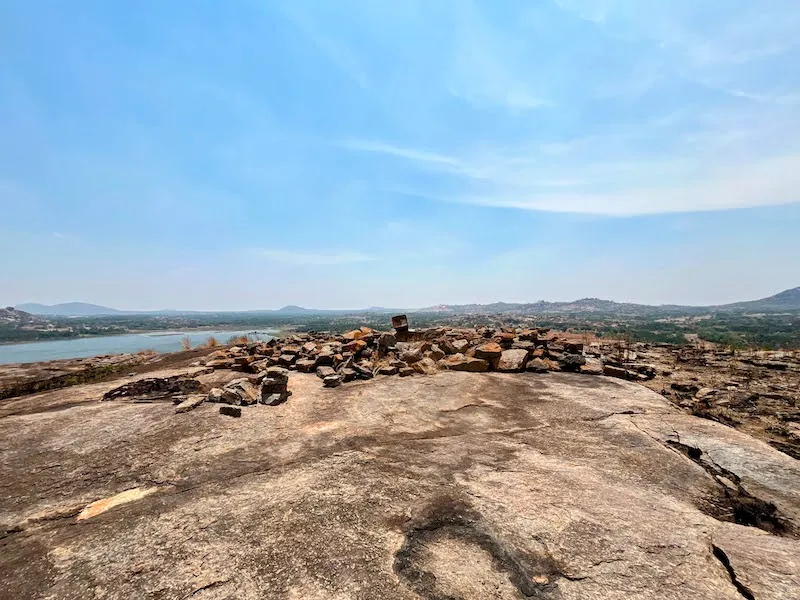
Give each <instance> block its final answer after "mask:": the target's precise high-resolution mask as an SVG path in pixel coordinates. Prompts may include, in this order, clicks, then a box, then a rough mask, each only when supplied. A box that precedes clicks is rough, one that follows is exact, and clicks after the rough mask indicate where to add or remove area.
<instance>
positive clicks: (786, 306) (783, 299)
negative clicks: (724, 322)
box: [718, 287, 800, 312]
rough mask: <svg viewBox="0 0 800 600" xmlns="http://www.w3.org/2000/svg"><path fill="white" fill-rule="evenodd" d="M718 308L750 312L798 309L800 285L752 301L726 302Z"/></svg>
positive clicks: (799, 305)
mask: <svg viewBox="0 0 800 600" xmlns="http://www.w3.org/2000/svg"><path fill="white" fill-rule="evenodd" d="M718 308H721V309H724V310H746V311H748V312H754V311H764V312H775V311H780V310H797V309H799V308H800V287H796V288H792V289H791V290H785V291H783V292H781V293H779V294H775V295H774V296H770V297H768V298H762V299H761V300H752V301H750V302H735V303H733V304H725V305H723V306H720V307H718Z"/></svg>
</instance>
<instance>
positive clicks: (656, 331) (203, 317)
mask: <svg viewBox="0 0 800 600" xmlns="http://www.w3.org/2000/svg"><path fill="white" fill-rule="evenodd" d="M798 302H800V288H796V289H794V290H787V291H786V292H782V293H781V294H777V295H776V296H772V297H770V298H767V299H764V300H759V301H755V302H749V303H740V304H736V305H726V306H725V307H706V308H705V309H703V308H700V307H643V305H630V304H618V303H614V302H609V301H606V300H594V299H585V300H579V301H576V302H572V303H533V304H503V303H498V304H491V305H469V306H459V307H453V306H442V307H437V309H438V310H437V309H426V310H424V311H419V312H409V313H408V315H409V319H410V321H411V326H412V327H420V328H422V327H430V326H437V325H453V326H459V325H463V326H473V325H475V324H491V325H494V326H497V327H502V326H523V327H533V326H536V327H553V328H557V329H570V330H573V331H576V332H587V333H592V334H594V335H598V336H601V337H606V338H622V339H627V340H630V341H643V342H665V343H671V344H683V343H686V339H687V335H692V336H696V337H698V338H699V339H701V340H706V341H709V342H714V343H717V344H721V345H723V346H726V347H730V348H734V349H738V348H764V349H792V350H796V349H800V306H798ZM732 307H736V308H737V310H733V309H732ZM557 309H560V310H562V311H563V312H557ZM2 310H4V311H5V312H4V313H3V314H0V317H2V318H0V342H25V341H38V340H56V339H68V338H74V337H81V336H98V335H113V334H122V333H128V332H141V331H158V330H187V329H200V328H214V329H222V330H225V329H230V330H239V331H241V330H242V329H273V330H284V331H331V332H343V331H347V330H349V329H354V328H356V327H359V326H361V325H366V326H368V327H373V328H375V329H389V328H391V323H390V317H391V314H392V313H391V312H387V310H386V309H368V310H365V311H358V312H355V311H354V312H343V311H315V310H305V309H300V308H299V307H286V308H284V309H281V310H279V311H264V312H237V313H225V312H220V313H188V314H133V315H132V314H112V315H99V316H90V317H64V316H61V317H59V316H55V317H53V316H50V317H37V316H32V315H27V314H26V313H21V311H13V310H12V309H2ZM247 341H248V339H247V338H246V337H245V338H231V339H229V340H227V342H228V343H229V344H233V343H236V344H243V343H247ZM182 343H183V345H184V347H187V346H188V345H189V340H188V339H184V341H183V342H182ZM219 343H220V342H219V341H218V340H215V339H214V340H212V339H209V340H208V341H207V342H206V343H205V344H203V345H204V346H206V347H213V346H214V345H218V344H219Z"/></svg>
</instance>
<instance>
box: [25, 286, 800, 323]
mask: <svg viewBox="0 0 800 600" xmlns="http://www.w3.org/2000/svg"><path fill="white" fill-rule="evenodd" d="M16 308H17V309H18V310H22V311H25V312H27V313H30V314H32V315H39V316H64V317H91V316H107V315H163V314H171V315H179V314H203V313H206V314H209V313H226V312H230V313H272V314H276V315H286V316H293V315H297V316H302V315H326V314H327V315H334V314H338V315H345V314H356V313H375V312H380V313H388V312H409V313H415V312H428V313H434V312H436V313H450V314H454V315H456V314H504V313H517V314H530V315H536V314H558V313H562V314H570V313H597V314H605V315H620V316H635V315H654V314H700V313H707V312H715V311H716V312H733V311H747V312H778V311H782V310H800V287H796V288H792V289H789V290H784V291H783V292H780V293H778V294H775V295H774V296H769V297H767V298H761V299H760V300H750V301H745V302H734V303H731V304H720V305H715V306H714V305H712V306H683V305H677V304H663V305H659V306H653V305H649V304H635V303H631V302H615V301H613V300H602V299H600V298H582V299H580V300H573V301H571V302H547V301H545V300H540V301H538V302H523V303H520V302H517V303H514V302H494V303H491V304H438V305H436V306H430V307H427V308H422V309H408V308H406V309H402V308H383V307H371V308H364V309H353V310H330V309H328V310H326V309H314V308H304V307H302V306H296V305H288V306H284V307H282V308H279V309H277V310H248V311H181V310H169V311H165V310H162V311H124V310H118V309H115V308H109V307H107V306H100V305H97V304H89V303H87V302H67V303H64V304H55V305H52V306H48V305H45V304H33V303H30V304H20V305H18V306H17V307H16Z"/></svg>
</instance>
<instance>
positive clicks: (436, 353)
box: [425, 344, 445, 361]
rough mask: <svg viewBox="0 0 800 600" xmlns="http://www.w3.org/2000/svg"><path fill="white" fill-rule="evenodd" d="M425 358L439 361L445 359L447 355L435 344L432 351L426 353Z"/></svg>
mask: <svg viewBox="0 0 800 600" xmlns="http://www.w3.org/2000/svg"><path fill="white" fill-rule="evenodd" d="M425 356H427V357H429V358H431V359H432V360H434V361H438V360H441V359H443V358H444V357H445V353H444V351H443V350H442V349H441V348H439V346H437V345H436V344H433V345H432V346H431V349H430V350H428V351H427V352H426V353H425Z"/></svg>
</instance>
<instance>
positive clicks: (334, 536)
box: [0, 319, 800, 600]
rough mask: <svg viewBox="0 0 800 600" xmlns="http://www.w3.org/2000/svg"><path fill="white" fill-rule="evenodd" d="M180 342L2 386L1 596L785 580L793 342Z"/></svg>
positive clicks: (401, 332) (670, 594) (493, 337)
mask: <svg viewBox="0 0 800 600" xmlns="http://www.w3.org/2000/svg"><path fill="white" fill-rule="evenodd" d="M176 361H177V357H176V359H175V360H173V362H171V363H169V364H165V363H163V362H161V363H158V362H156V363H152V364H150V365H139V366H138V367H136V368H137V369H141V370H140V371H138V372H136V373H131V374H130V375H127V376H124V377H121V378H120V377H117V378H115V379H109V380H108V381H102V382H99V383H93V384H88V385H87V384H83V385H76V386H73V387H69V388H65V389H61V390H56V391H48V392H44V393H39V394H35V395H30V396H22V397H17V398H12V399H7V400H4V401H3V402H2V403H0V439H3V449H2V459H3V460H2V461H0V478H2V481H4V482H5V483H4V484H3V485H4V493H3V495H2V496H1V497H0V523H2V524H3V527H2V531H3V532H4V533H2V534H0V535H2V538H1V539H2V541H1V542H0V543H2V545H3V550H2V553H0V569H1V570H2V572H3V573H4V577H3V578H1V579H0V597H9V598H42V599H44V598H84V597H92V596H93V595H95V596H96V595H97V593H98V590H100V591H101V595H102V597H105V598H120V599H122V598H148V597H158V598H165V599H172V598H175V599H177V598H189V597H191V598H219V599H222V598H244V599H247V598H304V599H305V598H309V599H315V598H319V599H323V598H326V599H327V598H340V599H345V598H377V597H382V598H397V599H404V600H405V599H408V600H412V599H415V598H417V599H418V598H425V599H436V600H441V599H445V598H446V599H465V600H467V599H469V600H473V599H476V600H482V599H486V600H489V599H493V600H496V599H524V598H539V599H545V600H571V599H575V600H577V599H584V598H604V599H612V600H613V599H620V600H622V599H628V598H632V597H635V598H640V599H651V598H652V599H659V600H661V599H676V600H677V599H687V600H688V599H692V600H694V599H701V600H703V599H708V600H726V599H727V600H741V599H742V598H747V599H749V598H758V599H759V600H764V599H776V600H777V599H784V598H795V597H800V563H798V561H797V556H800V539H799V538H800V467H799V466H798V464H799V463H798V462H797V460H796V459H795V458H792V457H791V456H790V451H791V448H792V447H793V446H791V444H792V443H793V442H791V435H793V434H791V427H793V426H794V424H796V423H797V422H798V420H800V414H798V405H797V398H796V395H795V391H796V389H797V387H796V382H797V380H798V377H800V361H798V360H797V358H796V357H794V356H793V355H791V354H788V353H744V354H739V355H731V354H729V353H728V354H726V353H724V352H720V351H718V350H716V349H714V348H713V347H709V348H703V347H672V346H660V345H648V344H636V345H630V344H627V345H626V344H619V343H618V344H608V343H604V342H602V341H600V340H597V339H594V338H592V337H591V336H580V337H579V336H575V335H569V334H566V333H563V332H557V331H552V330H545V329H540V328H537V329H532V328H529V329H523V328H506V329H504V328H495V327H487V326H479V327H475V328H453V327H442V328H431V329H425V330H419V331H415V330H412V329H409V328H408V324H407V322H406V321H405V320H403V319H396V321H395V328H394V329H393V330H391V331H376V330H374V329H370V328H367V327H364V328H359V329H357V330H352V331H350V332H348V333H345V334H343V335H335V334H327V333H303V334H292V335H288V336H286V337H284V338H281V339H277V340H273V341H271V342H269V343H251V344H242V345H238V346H232V347H226V348H223V349H219V350H214V351H211V350H208V351H206V354H205V355H202V356H198V354H197V353H194V354H192V355H187V356H186V357H185V362H184V363H183V364H180V363H179V362H176ZM648 388H651V389H648ZM230 417H238V418H230ZM762 421H763V422H764V423H767V422H768V423H770V424H771V425H772V426H774V427H775V428H780V427H782V428H783V429H784V430H785V433H786V434H787V436H789V437H786V439H785V440H784V443H789V445H788V446H786V447H784V448H780V447H779V445H776V444H772V443H770V442H773V441H776V440H774V439H772V438H771V437H770V436H773V435H777V434H773V433H771V432H769V431H767V427H766V426H764V425H763V423H762V426H755V425H754V424H757V423H761V422H762ZM759 427H760V428H759ZM750 428H753V429H752V431H751V430H750ZM752 434H755V435H759V436H762V439H757V438H756V437H754V435H752ZM780 450H783V451H780Z"/></svg>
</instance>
